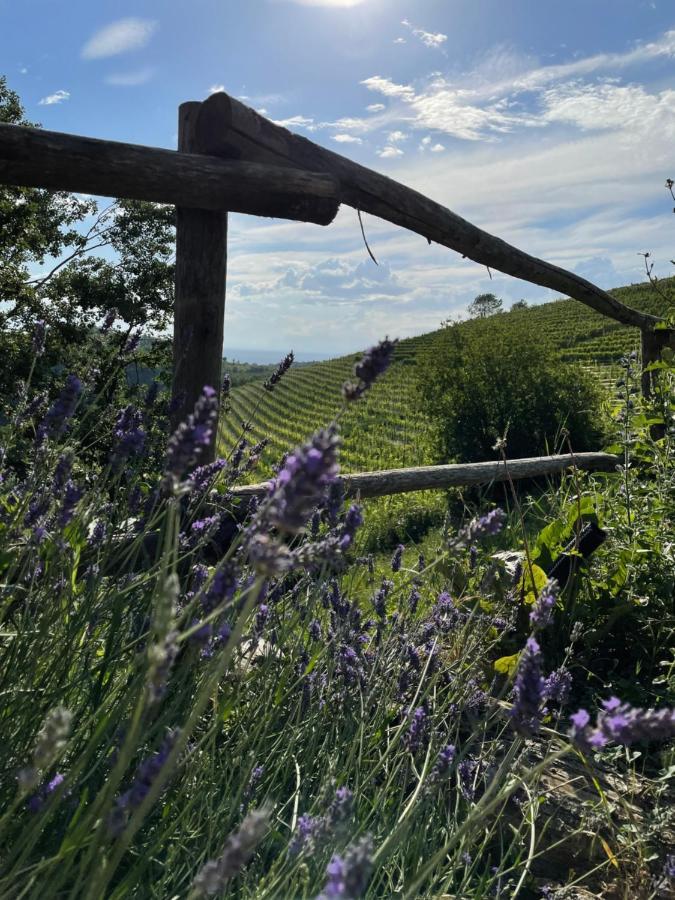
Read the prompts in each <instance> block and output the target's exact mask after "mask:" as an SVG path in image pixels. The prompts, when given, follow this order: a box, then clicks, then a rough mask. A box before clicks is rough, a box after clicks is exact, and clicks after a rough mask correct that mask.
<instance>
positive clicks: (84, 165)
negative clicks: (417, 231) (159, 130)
mask: <svg viewBox="0 0 675 900" xmlns="http://www.w3.org/2000/svg"><path fill="white" fill-rule="evenodd" d="M0 184H15V185H22V186H24V187H40V188H48V189H51V190H60V191H77V192H81V193H87V194H98V195H101V196H104V197H127V198H130V199H133V200H150V201H154V202H156V203H171V204H174V205H176V206H182V207H189V208H194V209H214V210H218V209H229V210H231V211H233V212H241V213H248V214H249V215H255V216H274V217H277V218H282V219H292V220H298V221H302V222H313V223H315V224H318V225H328V224H330V222H332V221H333V219H334V218H335V216H336V214H337V211H338V208H339V184H338V180H337V178H336V177H335V176H334V175H330V174H327V173H317V172H306V171H303V170H301V169H293V170H291V171H289V169H288V168H287V167H283V166H269V165H267V164H264V165H263V164H260V163H250V162H239V161H236V162H235V161H232V160H224V159H219V158H216V157H210V156H195V155H192V154H189V153H186V152H184V153H177V152H176V151H175V150H162V149H158V148H155V147H143V146H140V145H137V144H124V143H121V142H119V141H102V140H97V139H95V138H87V137H78V136H77V135H71V134H61V133H60V132H57V131H44V130H43V129H41V128H26V127H23V126H21V125H5V124H0Z"/></svg>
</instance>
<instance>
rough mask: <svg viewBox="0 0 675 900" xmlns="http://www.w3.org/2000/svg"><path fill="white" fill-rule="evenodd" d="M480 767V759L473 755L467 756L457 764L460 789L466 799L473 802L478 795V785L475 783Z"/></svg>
mask: <svg viewBox="0 0 675 900" xmlns="http://www.w3.org/2000/svg"><path fill="white" fill-rule="evenodd" d="M477 768H478V760H477V759H474V758H473V757H471V756H467V757H466V759H463V760H462V761H461V763H460V764H459V765H458V766H457V774H458V775H459V790H460V793H461V795H462V796H463V797H464V799H465V800H468V801H469V802H472V801H473V800H474V799H475V796H476V787H475V784H474V776H475V773H476V769H477Z"/></svg>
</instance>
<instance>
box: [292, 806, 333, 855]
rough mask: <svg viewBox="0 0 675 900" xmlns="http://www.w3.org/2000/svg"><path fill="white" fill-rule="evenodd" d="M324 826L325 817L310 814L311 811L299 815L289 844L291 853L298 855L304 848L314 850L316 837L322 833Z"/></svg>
mask: <svg viewBox="0 0 675 900" xmlns="http://www.w3.org/2000/svg"><path fill="white" fill-rule="evenodd" d="M323 828H324V819H323V817H321V816H310V815H309V813H303V815H301V816H299V818H298V821H297V824H296V826H295V833H294V835H293V839H292V840H291V842H290V844H289V845H288V852H289V854H290V855H291V856H297V855H298V853H301V852H302V851H303V850H308V851H309V852H312V850H313V849H314V845H315V843H316V839H317V838H318V837H319V836H320V835H321V833H322V831H323Z"/></svg>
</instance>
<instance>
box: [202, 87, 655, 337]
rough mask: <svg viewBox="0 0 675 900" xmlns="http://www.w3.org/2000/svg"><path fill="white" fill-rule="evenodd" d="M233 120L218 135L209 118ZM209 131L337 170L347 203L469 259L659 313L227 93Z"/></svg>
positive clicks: (213, 108) (227, 145) (241, 148)
mask: <svg viewBox="0 0 675 900" xmlns="http://www.w3.org/2000/svg"><path fill="white" fill-rule="evenodd" d="M210 116H212V117H213V118H214V120H216V119H217V121H219V122H227V125H228V127H226V128H222V127H221V130H220V132H218V133H216V132H215V131H214V130H213V129H211V128H210V127H209V124H208V123H209V117H210ZM201 118H202V126H201V127H202V128H204V129H205V131H206V130H209V131H210V133H211V137H210V139H209V141H210V142H209V145H208V146H209V152H210V153H212V154H213V155H215V156H223V157H227V158H230V159H246V160H250V161H251V162H261V163H262V162H265V163H275V164H277V165H286V166H289V167H294V166H297V167H298V168H302V169H309V170H310V171H315V172H330V173H331V174H333V175H335V176H336V177H337V178H338V179H339V180H340V184H341V187H342V195H341V199H342V201H343V202H344V203H347V204H348V205H349V206H352V207H354V208H355V209H358V210H361V211H362V212H368V213H371V214H372V215H374V216H379V217H380V218H381V219H386V220H387V221H388V222H393V223H394V224H395V225H400V226H402V227H403V228H407V229H409V230H410V231H414V232H416V233H417V234H420V235H422V236H423V237H425V238H427V239H428V240H429V241H434V242H435V243H437V244H441V245H443V246H444V247H449V248H450V249H451V250H456V251H457V252H458V253H461V254H462V255H463V256H466V257H468V258H469V259H472V260H474V262H477V263H480V264H481V265H484V266H489V267H490V268H492V269H498V270H499V271H500V272H504V273H506V274H507V275H513V276H514V277H515V278H522V279H524V280H525V281H530V282H532V283H533V284H539V285H541V286H542V287H547V288H551V289H552V290H554V291H558V292H560V293H561V294H567V295H569V296H570V297H573V298H574V299H575V300H580V301H581V302H582V303H585V304H586V305H587V306H590V307H591V308H592V309H594V310H596V311H597V312H599V313H602V314H603V315H605V316H609V317H610V318H612V319H615V320H616V321H618V322H621V323H623V324H624V325H633V326H636V327H638V328H650V327H652V326H653V325H654V324H655V323H656V322H657V321H658V319H657V317H655V316H651V315H648V314H646V313H642V312H639V311H638V310H635V309H631V308H630V307H628V306H625V305H624V304H623V303H620V302H619V301H618V300H617V299H616V298H615V297H612V295H611V294H608V293H607V292H606V291H603V290H602V289H601V288H599V287H598V286H597V285H595V284H592V283H591V282H590V281H587V280H586V279H585V278H581V277H580V276H579V275H575V274H574V272H569V271H567V269H563V268H561V267H559V266H554V265H553V264H552V263H549V262H546V261H545V260H543V259H538V258H537V257H535V256H530V255H529V254H528V253H524V252H523V251H522V250H519V249H518V248H517V247H513V246H512V245H511V244H508V243H506V241H503V240H501V239H500V238H498V237H495V236H494V235H492V234H489V233H488V232H487V231H483V230H482V229H481V228H477V227H476V226H475V225H472V224H471V223H470V222H467V221H466V219H463V218H461V217H460V216H458V215H457V214H456V213H454V212H451V210H449V209H447V208H446V207H444V206H441V204H440V203H435V202H434V201H433V200H429V199H428V198H427V197H425V196H424V195H423V194H420V193H418V192H417V191H414V190H412V188H409V187H405V185H402V184H399V183H398V182H396V181H393V180H392V179H391V178H387V177H386V176H385V175H381V174H380V173H379V172H375V171H373V170H372V169H368V168H366V167H365V166H361V165H359V164H358V163H355V162H352V161H351V160H350V159H347V158H346V157H344V156H341V155H340V154H339V153H334V152H333V151H332V150H326V149H325V148H323V147H320V146H319V145H318V144H315V143H314V142H313V141H310V140H307V138H304V137H301V136H300V135H296V134H292V133H291V132H290V131H288V130H287V129H285V128H282V127H280V126H279V125H275V124H274V123H273V122H270V120H269V119H266V118H264V117H263V116H261V115H259V114H258V113H257V112H256V111H255V110H253V109H251V108H250V107H248V106H245V105H244V104H243V103H240V102H239V101H238V100H235V99H234V98H233V97H230V96H229V95H228V94H226V93H224V92H219V93H216V94H212V95H211V96H210V97H209V98H208V99H207V100H205V101H204V110H203V115H202V117H201Z"/></svg>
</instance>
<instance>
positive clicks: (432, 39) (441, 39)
mask: <svg viewBox="0 0 675 900" xmlns="http://www.w3.org/2000/svg"><path fill="white" fill-rule="evenodd" d="M401 25H404V26H405V27H406V28H409V29H410V30H411V31H412V33H413V34H414V35H415V37H416V38H419V40H420V41H422V43H423V44H424V45H425V46H427V47H431V48H432V49H435V50H437V49H438V48H439V47H441V46H442V45H443V44H444V43H445V42H446V41H447V39H448V36H447V34H442V33H441V32H440V31H439V32H436V33H434V32H433V31H425V30H424V29H423V28H415V27H414V26H413V24H412V22H410V21H409V20H408V19H403V20H402V21H401ZM394 43H395V44H397V43H403V44H404V43H405V41H404V40H403V38H398V39H397V40H396V41H394Z"/></svg>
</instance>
